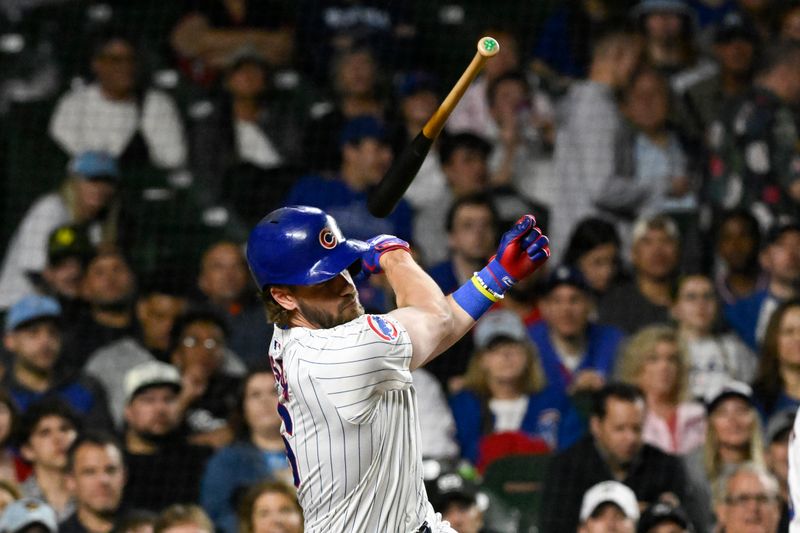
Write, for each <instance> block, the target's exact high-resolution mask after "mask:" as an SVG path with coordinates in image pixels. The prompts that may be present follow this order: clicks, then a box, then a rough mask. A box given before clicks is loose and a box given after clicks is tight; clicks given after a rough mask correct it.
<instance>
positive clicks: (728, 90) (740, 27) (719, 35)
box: [675, 11, 759, 143]
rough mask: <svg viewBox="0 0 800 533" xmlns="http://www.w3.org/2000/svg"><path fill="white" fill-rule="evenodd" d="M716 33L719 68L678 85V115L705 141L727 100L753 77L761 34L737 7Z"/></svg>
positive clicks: (687, 129) (696, 137)
mask: <svg viewBox="0 0 800 533" xmlns="http://www.w3.org/2000/svg"><path fill="white" fill-rule="evenodd" d="M712 33H713V46H712V48H711V52H712V55H713V58H714V60H715V62H716V68H713V69H705V70H704V71H703V72H702V73H701V74H702V75H700V76H694V78H693V79H692V78H691V77H688V76H687V77H686V78H684V80H683V83H681V85H680V86H678V87H676V88H675V93H676V94H675V97H676V98H675V101H676V109H675V117H677V121H678V124H679V125H680V126H681V128H682V130H683V131H684V132H685V133H687V134H688V136H689V137H690V138H691V139H693V140H696V141H697V142H698V143H702V142H704V136H705V133H706V130H707V129H708V127H709V125H710V124H711V123H712V122H713V121H714V120H716V118H717V117H718V116H719V114H720V112H721V111H722V109H723V107H724V106H725V103H726V102H728V101H729V100H731V99H735V98H737V97H739V96H741V95H742V94H744V93H745V92H746V91H747V89H748V88H749V87H750V84H751V82H752V80H753V70H754V67H755V58H756V52H757V51H758V41H759V38H758V34H757V33H756V31H755V29H754V28H752V27H751V26H750V25H749V24H748V22H747V20H746V19H745V18H744V17H743V16H742V15H741V13H737V12H736V11H731V12H729V13H728V14H726V15H725V16H724V17H723V18H722V20H721V22H720V23H719V24H718V25H717V27H716V29H714V30H713V31H712Z"/></svg>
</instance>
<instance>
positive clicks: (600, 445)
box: [541, 383, 688, 531]
mask: <svg viewBox="0 0 800 533" xmlns="http://www.w3.org/2000/svg"><path fill="white" fill-rule="evenodd" d="M644 416H645V403H644V398H643V396H642V393H641V391H640V390H639V389H637V388H636V387H633V386H630V385H625V384H614V383H612V384H609V385H606V386H605V387H603V388H602V389H600V390H599V391H598V392H597V393H595V396H594V403H593V406H592V415H591V419H590V430H591V434H590V435H588V436H586V437H585V438H583V439H582V440H581V441H579V442H578V443H576V444H575V445H573V446H572V447H570V448H568V449H567V450H565V451H564V452H562V453H560V454H558V455H557V456H555V457H554V458H553V460H552V461H551V463H550V465H549V467H548V470H547V474H546V475H545V480H544V493H543V495H542V524H541V526H542V530H543V531H574V530H575V529H576V527H577V526H578V515H579V512H578V511H579V509H578V506H577V502H578V501H580V495H582V494H583V493H584V492H585V491H586V490H587V489H589V488H590V487H592V486H593V485H594V484H596V483H599V482H601V481H606V480H617V481H620V482H622V483H625V484H626V485H627V486H628V487H630V488H631V489H632V490H633V492H634V493H635V494H636V499H637V500H638V501H639V502H640V503H642V504H649V503H653V502H655V501H657V500H659V498H660V497H662V496H663V495H665V494H666V495H671V496H672V497H677V498H678V500H679V501H681V502H685V501H686V497H687V492H688V491H687V479H686V474H685V471H684V468H683V465H682V464H681V462H680V460H679V459H677V458H675V457H673V456H670V455H667V454H666V453H664V452H662V451H660V450H659V449H657V448H655V447H653V446H650V445H649V444H645V443H644V442H643V441H642V426H643V423H644Z"/></svg>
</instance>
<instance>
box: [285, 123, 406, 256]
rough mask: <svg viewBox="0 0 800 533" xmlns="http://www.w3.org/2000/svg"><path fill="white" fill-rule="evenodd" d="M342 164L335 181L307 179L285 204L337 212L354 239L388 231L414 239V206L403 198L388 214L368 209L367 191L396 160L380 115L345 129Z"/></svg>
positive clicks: (341, 139)
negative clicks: (374, 214)
mask: <svg viewBox="0 0 800 533" xmlns="http://www.w3.org/2000/svg"><path fill="white" fill-rule="evenodd" d="M339 146H340V148H341V154H342V163H341V166H340V168H339V175H338V177H337V178H336V179H332V180H329V179H326V178H324V177H322V176H307V177H305V178H302V179H301V180H300V181H299V182H298V183H297V184H296V185H295V186H294V188H293V189H292V190H291V191H290V192H289V195H288V196H287V197H286V199H285V200H284V204H285V205H310V206H314V207H319V208H320V209H322V210H323V211H325V212H327V213H328V214H330V215H331V216H333V217H334V218H335V219H336V220H337V221H338V223H339V227H340V228H341V230H342V233H344V234H345V235H347V237H348V238H351V239H364V240H366V239H368V238H370V237H372V236H374V235H376V234H380V233H388V234H391V235H396V236H398V237H400V238H401V239H404V240H406V241H410V240H411V208H410V207H409V205H408V203H407V202H406V201H405V200H401V201H400V203H399V204H398V206H397V207H396V208H395V210H394V211H393V212H392V214H391V215H389V216H388V217H386V218H375V217H374V216H372V215H371V214H370V213H369V212H368V211H367V207H366V202H367V189H369V188H370V187H372V186H374V185H377V183H378V182H379V181H380V179H381V178H382V177H383V175H384V174H385V173H386V171H387V170H388V169H389V165H390V164H391V162H392V151H391V148H390V147H389V144H388V139H387V133H386V129H385V127H384V125H383V123H381V122H380V121H379V120H378V119H376V118H375V117H373V116H369V115H361V116H357V117H354V118H352V119H351V120H350V121H348V122H347V123H346V124H345V125H344V127H343V128H342V130H341V136H340V144H339Z"/></svg>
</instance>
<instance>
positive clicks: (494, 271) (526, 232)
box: [487, 215, 550, 291]
mask: <svg viewBox="0 0 800 533" xmlns="http://www.w3.org/2000/svg"><path fill="white" fill-rule="evenodd" d="M548 257H550V241H549V240H548V238H547V237H546V236H545V235H543V234H542V230H541V229H539V228H538V227H537V226H536V219H535V218H533V216H531V215H525V216H523V217H522V218H520V219H519V220H518V221H517V223H516V224H515V225H514V227H513V228H511V229H510V230H508V231H507V232H505V233H504V234H503V238H502V239H500V247H499V248H498V249H497V254H496V255H495V256H494V257H492V259H491V260H490V261H489V264H488V265H487V268H488V270H489V272H490V273H491V275H492V277H493V278H494V279H493V280H492V281H495V282H497V283H498V284H500V285H501V286H502V288H503V291H504V290H505V289H507V288H509V287H511V286H512V285H513V284H514V283H516V282H517V281H519V280H521V279H524V278H526V277H528V276H530V275H531V274H533V273H534V272H535V271H536V269H538V268H539V267H540V266H541V265H542V263H544V262H545V261H547V258H548ZM487 281H488V280H487ZM492 285H493V284H492Z"/></svg>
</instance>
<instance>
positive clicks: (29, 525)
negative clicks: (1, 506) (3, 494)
mask: <svg viewBox="0 0 800 533" xmlns="http://www.w3.org/2000/svg"><path fill="white" fill-rule="evenodd" d="M0 529H2V531H7V532H8V533H58V518H57V517H56V513H55V511H54V510H53V508H52V507H50V506H49V505H47V504H46V503H44V502H43V501H41V500H39V499H38V498H22V499H19V500H17V501H15V502H13V503H11V504H9V506H8V507H6V510H5V511H4V512H3V516H2V517H0Z"/></svg>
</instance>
